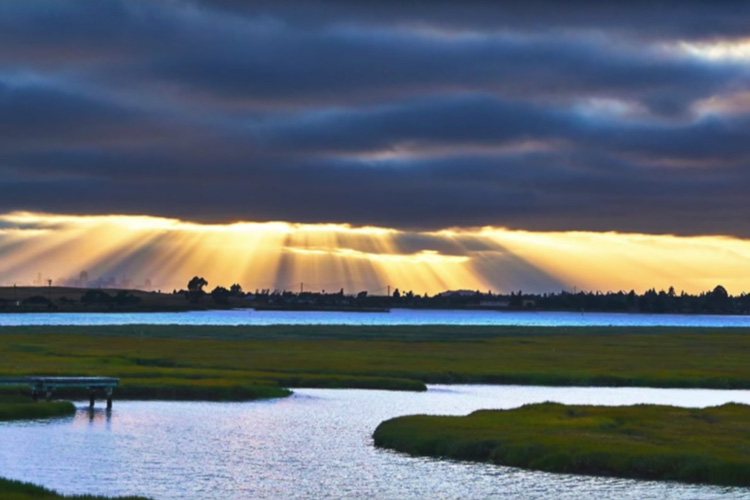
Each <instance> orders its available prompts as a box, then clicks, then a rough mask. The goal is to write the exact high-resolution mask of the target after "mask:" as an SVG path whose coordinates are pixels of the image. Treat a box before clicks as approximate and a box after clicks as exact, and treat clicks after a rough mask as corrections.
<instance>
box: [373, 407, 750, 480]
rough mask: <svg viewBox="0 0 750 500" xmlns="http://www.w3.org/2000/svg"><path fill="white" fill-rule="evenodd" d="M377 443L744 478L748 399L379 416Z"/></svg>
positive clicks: (506, 461)
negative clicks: (707, 404)
mask: <svg viewBox="0 0 750 500" xmlns="http://www.w3.org/2000/svg"><path fill="white" fill-rule="evenodd" d="M374 440H375V445H376V446H380V447H385V448H391V449H394V450H398V451H402V452H406V453H409V454H412V455H425V456H432V457H448V458H454V459H461V460H473V461H482V462H493V463H495V464H499V465H509V466H514V467H523V468H528V469H535V470H542V471H548V472H565V473H576V474H590V475H603V476H619V477H628V478H639V479H659V480H675V481H683V482H694V483H710V484H717V485H733V486H750V474H748V472H749V471H750V407H748V406H745V405H739V404H727V405H723V406H719V407H714V408H708V409H704V410H697V409H685V408H675V407H670V406H656V405H636V406H628V407H599V406H565V405H561V404H556V403H543V404H535V405H528V406H524V407H521V408H517V409H514V410H504V411H499V410H482V411H478V412H475V413H472V414H471V415H468V416H465V417H438V416H425V415H415V416H407V417H399V418H395V419H392V420H388V421H386V422H383V423H382V424H380V426H379V427H378V428H377V430H376V431H375V434H374Z"/></svg>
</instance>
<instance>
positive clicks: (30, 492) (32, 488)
mask: <svg viewBox="0 0 750 500" xmlns="http://www.w3.org/2000/svg"><path fill="white" fill-rule="evenodd" d="M0 496H1V497H2V498H3V500H107V499H111V498H112V497H100V496H91V495H81V496H78V495H73V496H68V495H60V494H59V493H56V492H54V491H52V490H48V489H47V488H42V487H41V486H37V485H34V484H31V483H24V482H21V481H12V480H10V479H3V478H0ZM117 499H118V500H148V499H146V498H144V497H117Z"/></svg>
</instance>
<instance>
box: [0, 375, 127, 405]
mask: <svg viewBox="0 0 750 500" xmlns="http://www.w3.org/2000/svg"><path fill="white" fill-rule="evenodd" d="M119 383H120V379H119V378H114V377H36V376H31V377H0V385H28V386H30V387H31V397H33V398H34V401H38V400H39V397H40V396H41V395H42V394H44V396H45V398H46V399H47V401H49V400H51V399H52V392H53V391H54V390H55V389H58V388H62V387H85V388H86V389H88V394H89V407H91V408H93V407H94V400H95V399H96V398H95V396H96V392H97V391H102V392H104V394H105V396H106V398H107V409H108V410H111V409H112V392H113V390H114V388H115V387H117V384H119Z"/></svg>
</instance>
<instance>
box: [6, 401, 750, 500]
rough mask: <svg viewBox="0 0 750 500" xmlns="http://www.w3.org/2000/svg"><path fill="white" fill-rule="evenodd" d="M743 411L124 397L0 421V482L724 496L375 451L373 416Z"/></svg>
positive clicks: (732, 491) (145, 488)
mask: <svg viewBox="0 0 750 500" xmlns="http://www.w3.org/2000/svg"><path fill="white" fill-rule="evenodd" d="M547 400H552V401H560V402H564V403H571V404H572V403H581V404H593V403H596V404H607V405H619V404H634V403H664V404H672V405H680V406H711V405H716V404H721V403H725V402H728V401H737V402H744V403H750V391H715V390H675V389H642V388H617V389H609V388H550V387H528V386H431V387H430V390H429V391H428V392H426V393H403V392H387V391H363V390H323V389H299V390H297V391H296V392H295V395H294V396H292V397H290V398H287V399H279V400H273V401H264V402H247V403H196V402H124V401H115V406H114V410H113V411H112V412H111V414H109V415H108V414H107V413H106V412H104V411H102V410H95V411H94V412H93V413H89V411H88V410H87V409H83V408H85V404H84V403H83V402H82V403H80V406H81V408H82V409H81V410H79V411H78V413H77V414H76V416H75V417H70V418H64V419H56V420H52V421H36V422H24V423H2V424H0V475H1V476H6V477H11V478H15V479H22V480H26V481H33V482H36V483H40V484H43V485H45V486H48V487H52V488H54V489H57V490H59V491H61V492H63V493H82V492H86V493H97V494H107V495H123V494H141V495H147V496H151V497H153V498H155V499H157V500H170V499H175V500H176V499H187V500H191V499H196V500H197V499H201V500H203V499H238V500H245V499H248V500H249V499H261V500H263V499H273V500H278V499H282V500H283V499H393V500H397V499H398V500H409V499H413V500H424V499H499V498H503V499H571V500H572V499H576V500H579V499H592V500H603V499H638V500H642V499H647V498H654V499H656V498H659V499H661V498H667V499H681V500H682V499H728V498H732V499H734V498H748V499H750V489H745V488H720V487H707V486H693V485H683V484H677V483H668V482H648V481H632V480H622V479H611V478H595V477H585V476H572V475H563V474H546V473H539V472H530V471H523V470H519V469H512V468H508V467H498V466H491V465H485V464H472V463H460V462H452V461H439V460H434V459H425V458H412V457H408V456H405V455H401V454H399V453H394V452H390V451H384V450H378V449H376V448H374V447H373V446H372V440H371V435H372V432H373V430H374V429H375V427H376V426H377V425H378V423H380V422H381V421H382V420H385V419H387V418H391V417H394V416H397V415H404V414H413V413H432V414H466V413H468V412H471V411H473V410H476V409H479V408H511V407H516V406H519V405H522V404H525V403H530V402H540V401H547Z"/></svg>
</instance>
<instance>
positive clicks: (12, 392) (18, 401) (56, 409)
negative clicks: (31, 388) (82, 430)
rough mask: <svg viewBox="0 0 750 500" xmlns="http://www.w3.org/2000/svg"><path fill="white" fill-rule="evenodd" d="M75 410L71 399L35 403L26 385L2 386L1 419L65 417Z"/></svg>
mask: <svg viewBox="0 0 750 500" xmlns="http://www.w3.org/2000/svg"><path fill="white" fill-rule="evenodd" d="M75 411H76V408H75V406H74V405H73V403H71V402H69V401H52V402H46V401H45V402H40V403H34V402H33V401H32V400H31V398H30V395H29V394H28V389H27V388H25V387H13V386H9V387H0V421H7V420H29V419H40V418H52V417H64V416H68V415H73V414H74V413H75Z"/></svg>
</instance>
